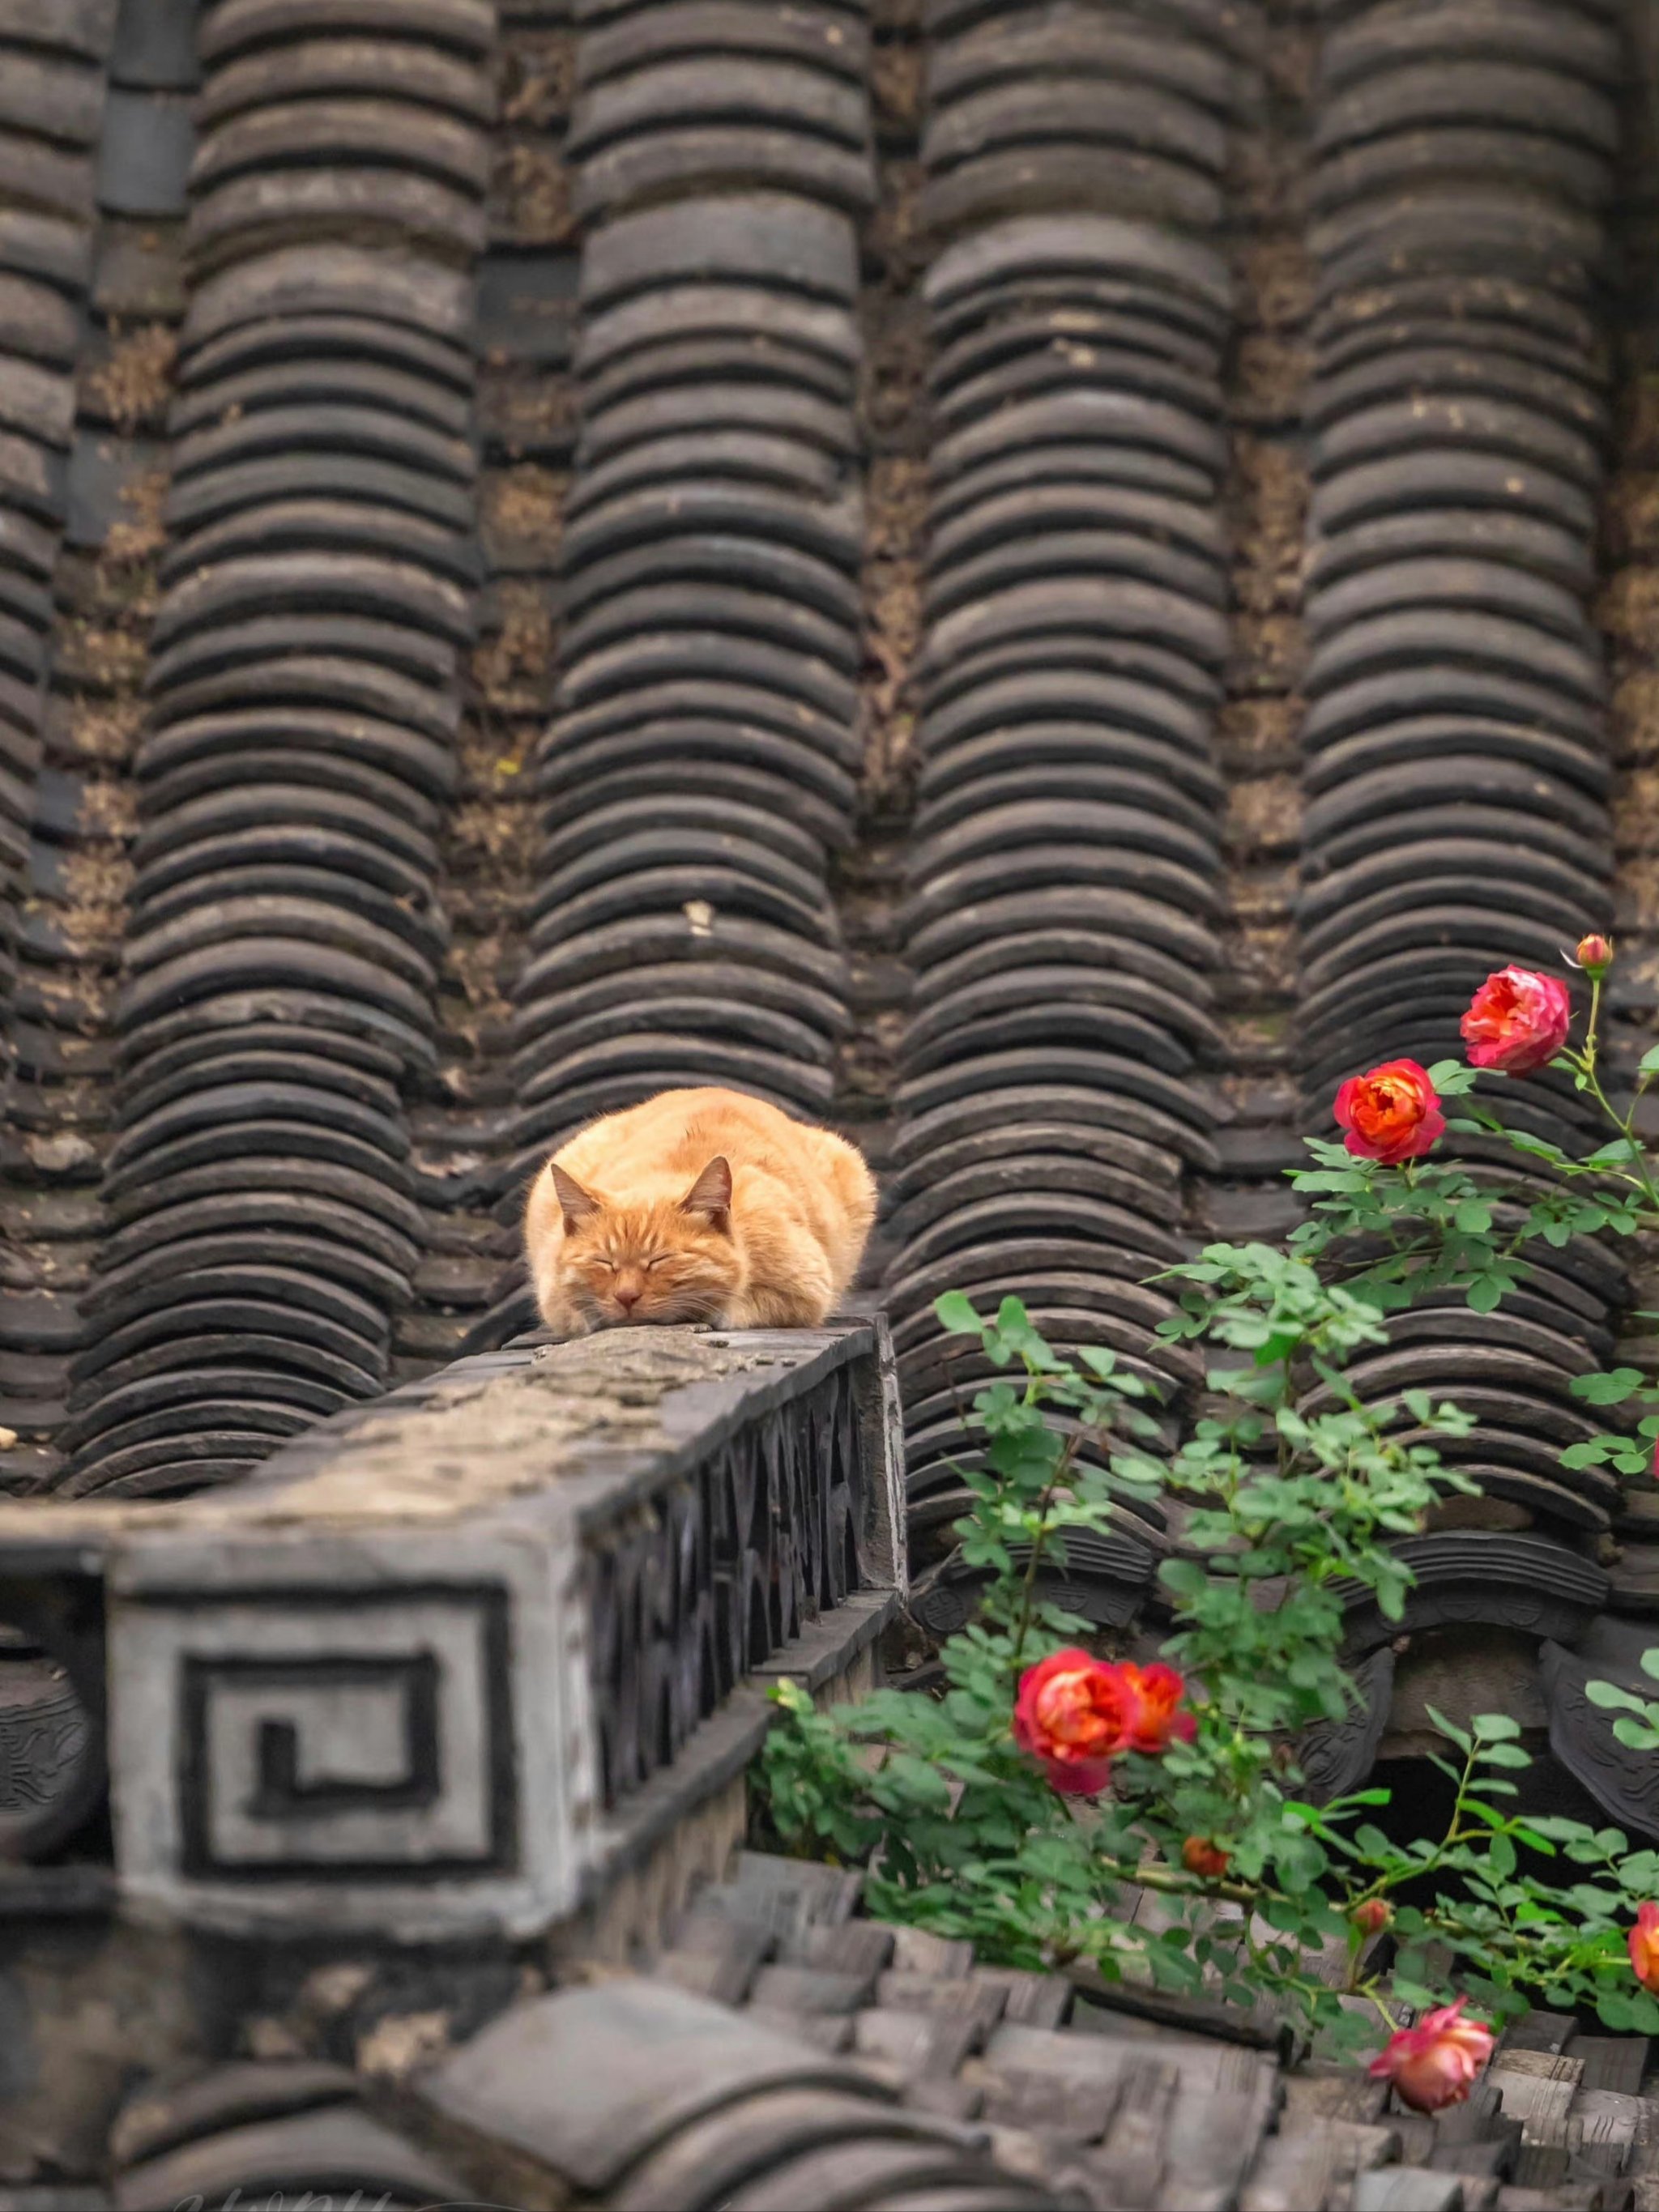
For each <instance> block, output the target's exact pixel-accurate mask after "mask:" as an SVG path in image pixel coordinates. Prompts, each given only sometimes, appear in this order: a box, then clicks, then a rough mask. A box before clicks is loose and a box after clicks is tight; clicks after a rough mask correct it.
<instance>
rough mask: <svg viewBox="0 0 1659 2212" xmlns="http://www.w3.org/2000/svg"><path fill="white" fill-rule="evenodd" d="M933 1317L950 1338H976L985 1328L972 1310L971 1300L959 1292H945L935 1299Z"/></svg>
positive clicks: (972, 1303)
mask: <svg viewBox="0 0 1659 2212" xmlns="http://www.w3.org/2000/svg"><path fill="white" fill-rule="evenodd" d="M933 1316H934V1318H935V1320H936V1321H937V1322H939V1327H940V1328H947V1329H949V1330H950V1332H951V1335H952V1336H969V1335H971V1336H977V1335H978V1334H979V1333H980V1331H981V1329H982V1328H984V1326H985V1324H984V1322H982V1321H981V1319H980V1317H979V1316H978V1315H977V1314H976V1313H975V1310H974V1302H973V1300H972V1299H971V1298H970V1297H964V1296H963V1292H962V1291H946V1292H945V1295H944V1297H941V1298H935V1299H934V1301H933Z"/></svg>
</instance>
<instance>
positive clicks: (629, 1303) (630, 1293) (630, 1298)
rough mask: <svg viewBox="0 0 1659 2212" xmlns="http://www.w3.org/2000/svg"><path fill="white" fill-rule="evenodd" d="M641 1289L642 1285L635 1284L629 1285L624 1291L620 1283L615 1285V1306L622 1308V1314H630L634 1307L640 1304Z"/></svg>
mask: <svg viewBox="0 0 1659 2212" xmlns="http://www.w3.org/2000/svg"><path fill="white" fill-rule="evenodd" d="M642 1288H643V1285H640V1284H636V1283H630V1284H629V1285H628V1287H627V1289H626V1290H624V1289H623V1286H622V1285H621V1284H620V1283H619V1284H618V1285H617V1290H616V1294H615V1295H616V1300H617V1304H618V1305H619V1306H620V1307H621V1308H622V1310H623V1312H624V1313H632V1312H633V1310H634V1309H635V1306H636V1305H638V1304H639V1302H640V1291H641V1289H642Z"/></svg>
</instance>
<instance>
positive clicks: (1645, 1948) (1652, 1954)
mask: <svg viewBox="0 0 1659 2212" xmlns="http://www.w3.org/2000/svg"><path fill="white" fill-rule="evenodd" d="M1629 1942H1630V1970H1631V1972H1632V1973H1633V1974H1634V1975H1635V1977H1636V1978H1637V1980H1638V1982H1640V1984H1642V1987H1643V1988H1644V1990H1651V1991H1653V1992H1654V1993H1655V1994H1656V1995H1659V1905H1643V1906H1642V1908H1641V1910H1640V1911H1638V1913H1637V1916H1636V1925H1635V1927H1634V1928H1632V1929H1631V1931H1630V1937H1629Z"/></svg>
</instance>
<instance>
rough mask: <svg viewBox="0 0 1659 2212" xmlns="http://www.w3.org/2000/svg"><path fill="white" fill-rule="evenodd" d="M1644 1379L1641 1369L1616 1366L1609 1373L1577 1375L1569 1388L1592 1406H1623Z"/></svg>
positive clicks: (1573, 1393)
mask: <svg viewBox="0 0 1659 2212" xmlns="http://www.w3.org/2000/svg"><path fill="white" fill-rule="evenodd" d="M1642 1381H1643V1377H1642V1374H1641V1371H1640V1370H1639V1369H1638V1368H1635V1367H1615V1368H1614V1369H1613V1371H1612V1373H1611V1374H1608V1375H1575V1376H1573V1378H1572V1381H1571V1383H1570V1384H1569V1385H1568V1388H1569V1389H1571V1392H1572V1395H1573V1396H1574V1397H1575V1398H1587V1399H1588V1400H1589V1402H1590V1404H1591V1405H1592V1406H1622V1405H1623V1404H1624V1402H1625V1401H1626V1398H1628V1397H1629V1396H1630V1395H1632V1392H1634V1391H1637V1390H1639V1389H1641V1387H1642Z"/></svg>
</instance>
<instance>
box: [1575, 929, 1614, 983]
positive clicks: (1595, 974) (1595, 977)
mask: <svg viewBox="0 0 1659 2212" xmlns="http://www.w3.org/2000/svg"><path fill="white" fill-rule="evenodd" d="M1572 964H1573V966H1574V967H1575V968H1582V969H1583V971H1584V973H1585V975H1588V976H1589V979H1590V981H1592V982H1593V983H1596V982H1600V981H1601V978H1602V976H1603V975H1606V974H1607V970H1608V969H1609V968H1611V967H1612V965H1613V945H1612V943H1611V941H1610V940H1609V939H1607V938H1605V937H1581V938H1580V939H1579V940H1578V949H1577V951H1576V952H1575V953H1574V954H1573V956H1572Z"/></svg>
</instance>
